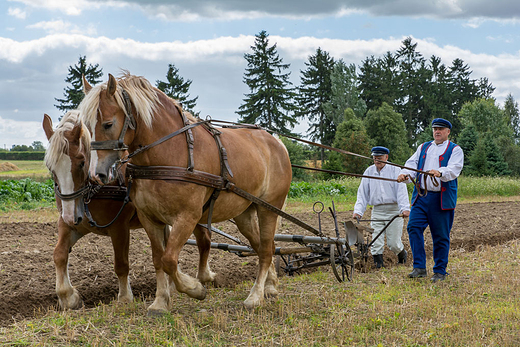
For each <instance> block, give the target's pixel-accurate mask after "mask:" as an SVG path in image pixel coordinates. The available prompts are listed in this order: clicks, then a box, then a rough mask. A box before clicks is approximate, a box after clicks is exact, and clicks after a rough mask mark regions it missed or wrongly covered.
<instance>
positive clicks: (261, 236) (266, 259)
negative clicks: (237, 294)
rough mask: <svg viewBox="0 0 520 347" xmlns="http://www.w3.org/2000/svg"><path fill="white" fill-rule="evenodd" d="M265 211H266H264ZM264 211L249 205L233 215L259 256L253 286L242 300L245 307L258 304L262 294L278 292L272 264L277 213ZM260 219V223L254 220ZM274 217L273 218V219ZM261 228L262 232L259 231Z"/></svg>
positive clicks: (272, 294) (270, 294)
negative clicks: (236, 214) (258, 210)
mask: <svg viewBox="0 0 520 347" xmlns="http://www.w3.org/2000/svg"><path fill="white" fill-rule="evenodd" d="M265 212H267V211H265ZM265 212H264V211H260V212H257V206H255V205H251V206H250V207H249V208H248V209H247V210H246V211H244V212H243V213H242V214H241V215H239V216H237V217H235V218H234V219H235V222H236V223H237V226H238V228H239V230H240V232H241V233H242V234H243V235H244V236H245V237H246V238H247V239H248V240H249V242H250V244H251V247H253V249H254V250H255V252H256V253H257V254H258V257H259V269H258V275H257V278H256V281H255V284H254V286H253V288H252V289H251V292H250V294H249V296H248V297H247V299H246V300H245V301H244V305H245V306H246V308H254V307H257V306H260V305H261V304H262V302H263V298H264V295H267V296H275V295H277V294H278V291H277V290H276V286H277V284H278V279H277V277H276V271H275V270H274V265H273V261H272V260H273V253H274V233H275V230H276V226H277V219H278V218H277V217H278V216H277V215H275V214H273V213H271V215H272V216H269V214H268V215H267V218H266V216H265ZM257 214H258V221H259V222H260V221H261V220H262V223H260V225H259V224H258V223H257V222H256V218H255V217H256V216H257ZM273 217H274V220H273ZM260 230H262V233H260Z"/></svg>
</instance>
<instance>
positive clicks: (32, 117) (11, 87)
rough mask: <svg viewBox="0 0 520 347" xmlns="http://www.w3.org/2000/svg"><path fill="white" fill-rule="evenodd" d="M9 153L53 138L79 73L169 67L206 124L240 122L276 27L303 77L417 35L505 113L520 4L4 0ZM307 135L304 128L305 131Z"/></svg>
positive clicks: (515, 64) (0, 125)
mask: <svg viewBox="0 0 520 347" xmlns="http://www.w3.org/2000/svg"><path fill="white" fill-rule="evenodd" d="M0 16H1V17H0V18H1V21H0V23H2V24H0V101H1V102H0V146H1V147H2V148H4V147H5V148H10V147H11V146H12V145H13V144H27V145H30V144H31V143H32V142H33V141H41V142H43V143H44V145H47V140H46V138H45V135H44V133H43V130H42V127H41V121H42V119H43V114H44V113H47V114H49V115H50V116H51V118H52V119H53V121H54V123H55V124H57V120H58V117H59V116H60V115H61V114H60V112H59V111H58V110H57V109H56V108H55V107H54V104H55V103H56V102H55V100H54V98H61V97H63V89H64V88H65V87H66V83H65V82H64V79H65V78H66V76H67V68H68V66H70V65H73V64H75V63H76V62H77V61H78V57H79V56H82V55H86V56H87V61H88V62H89V63H97V64H99V65H100V66H101V67H102V68H103V72H104V77H103V80H106V76H107V74H108V73H112V74H113V75H117V74H118V73H119V71H120V69H121V68H123V69H128V70H129V71H130V72H131V73H132V74H135V75H141V76H144V77H146V78H147V79H148V80H150V81H151V82H152V83H153V84H155V81H156V80H164V76H165V75H166V71H167V68H168V64H169V63H173V64H175V65H176V66H177V67H178V68H179V70H180V74H181V76H183V77H184V78H186V79H191V80H192V81H193V83H192V86H191V89H190V93H191V95H192V96H199V99H198V103H197V110H198V111H200V112H201V113H200V114H201V116H206V115H211V116H212V117H213V118H216V119H225V120H236V119H237V115H236V114H235V111H236V110H237V109H238V107H239V106H240V104H241V103H242V100H243V97H244V94H245V93H247V92H248V89H247V86H246V85H245V84H244V83H243V74H244V69H245V60H244V58H243V55H244V53H250V46H251V45H252V44H253V42H254V35H255V34H258V33H259V32H260V31H261V30H266V31H267V33H268V34H269V35H270V36H269V39H270V43H271V44H274V43H276V44H277V48H278V53H279V54H280V56H281V57H282V58H283V59H284V62H285V63H289V64H291V68H290V71H291V80H292V82H293V83H294V84H295V85H298V84H299V78H300V70H301V69H303V68H304V62H305V61H306V60H307V58H308V56H309V55H311V54H314V52H315V51H316V49H317V48H318V47H321V48H322V49H324V50H326V51H328V52H329V53H330V54H331V56H333V57H334V58H336V59H340V58H341V59H343V60H344V61H345V62H347V63H348V64H350V63H354V64H356V65H357V66H359V65H360V63H361V61H362V60H363V59H364V58H366V57H367V56H370V55H374V56H380V55H382V54H384V53H385V52H387V51H391V52H395V50H397V49H398V48H399V47H400V45H401V41H402V40H403V39H404V38H406V37H407V36H411V37H412V38H413V40H414V42H416V43H418V48H417V49H418V51H419V52H420V53H422V54H423V56H425V57H426V58H429V57H430V56H431V55H436V56H439V57H440V58H441V59H442V62H443V63H444V64H445V65H447V66H449V65H450V64H451V62H452V60H453V59H455V58H461V59H463V60H464V61H465V62H466V63H467V64H468V65H469V66H470V68H471V70H472V71H473V74H472V78H475V79H477V78H480V77H488V78H489V80H490V82H491V83H492V84H493V85H494V86H495V87H496V91H495V94H494V96H495V98H496V99H497V102H498V103H500V104H502V103H503V100H504V98H505V97H506V96H507V94H509V93H511V94H512V95H513V96H514V97H515V99H517V100H518V99H520V30H519V27H520V25H519V24H520V2H518V1H513V0H509V1H505V0H502V1H500V0H498V1H494V2H490V1H489V0H486V1H484V0H428V1H419V0H351V1H335V0H322V1H315V0H313V1H310V0H297V1H292V0H291V1H287V0H286V1H280V0H265V1H262V2H259V1H244V0H233V1H213V0H180V1H166V0H150V1H141V0H108V1H106V0H103V1H101V0H99V1H97V0H7V1H6V0H2V1H1V2H0ZM301 130H303V128H302V129H301Z"/></svg>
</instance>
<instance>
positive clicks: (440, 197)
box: [397, 118, 464, 282]
mask: <svg viewBox="0 0 520 347" xmlns="http://www.w3.org/2000/svg"><path fill="white" fill-rule="evenodd" d="M432 128H433V138H434V140H433V141H430V142H425V143H423V144H422V145H421V146H419V148H418V149H417V151H416V152H415V153H414V154H413V155H412V156H411V157H410V159H408V161H407V162H406V164H405V165H404V166H406V167H410V168H417V169H419V170H422V171H427V172H429V173H431V174H432V175H433V177H435V180H436V182H437V183H438V181H439V180H440V184H438V185H437V186H435V184H434V183H433V179H431V176H430V177H425V175H424V174H417V172H415V171H411V170H407V169H403V170H401V173H400V174H399V177H397V180H398V181H399V182H405V181H407V182H410V179H409V178H410V177H412V178H414V177H415V179H416V182H417V183H420V189H417V187H415V188H414V191H413V194H412V209H411V212H410V219H409V221H408V226H407V230H408V236H409V240H410V246H411V248H412V253H413V271H412V272H411V273H409V274H408V277H410V278H419V277H426V276H427V274H428V272H427V271H426V252H425V250H424V230H425V229H426V227H427V226H429V227H430V232H431V235H432V240H433V259H434V261H435V265H434V266H433V277H432V278H431V281H432V282H437V281H443V280H444V279H445V278H446V275H447V272H446V267H447V265H448V254H449V250H450V232H451V227H452V226H453V218H454V215H455V206H456V204H457V177H458V176H459V175H460V172H461V171H462V167H463V165H464V153H463V152H462V149H461V148H460V146H458V145H456V144H454V143H453V142H451V141H449V140H448V136H449V134H450V132H451V123H450V122H449V121H447V120H446V119H442V118H436V119H434V120H433V121H432ZM424 178H426V180H425V179H424ZM425 181H426V187H425Z"/></svg>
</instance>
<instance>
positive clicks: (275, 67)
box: [236, 30, 296, 134]
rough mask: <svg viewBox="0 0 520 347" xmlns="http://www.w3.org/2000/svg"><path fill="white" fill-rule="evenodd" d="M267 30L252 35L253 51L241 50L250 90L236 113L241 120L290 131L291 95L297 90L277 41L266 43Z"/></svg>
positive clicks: (291, 116)
mask: <svg viewBox="0 0 520 347" xmlns="http://www.w3.org/2000/svg"><path fill="white" fill-rule="evenodd" d="M268 36H269V35H268V34H267V33H266V32H265V31H264V30H263V31H261V32H260V33H259V34H257V35H256V36H255V37H256V39H255V43H254V46H251V49H252V51H253V53H251V54H248V53H246V54H244V58H245V59H246V61H247V68H246V72H245V74H244V83H246V84H247V86H248V87H249V89H250V91H251V93H249V94H246V95H245V96H246V98H245V99H244V100H243V101H244V103H243V104H242V105H241V106H240V107H239V111H237V112H236V113H237V114H239V115H240V119H239V121H240V122H243V123H249V124H258V125H260V126H262V127H266V128H268V129H272V130H274V131H277V132H279V133H282V134H291V129H292V128H293V127H294V125H295V124H296V117H295V111H296V106H295V105H294V98H295V96H296V93H295V92H294V88H291V87H290V86H291V84H292V83H291V82H290V81H289V76H290V72H284V71H285V70H287V69H289V66H290V64H284V63H283V59H282V58H280V56H279V55H278V52H277V51H276V43H275V44H274V45H272V46H269V39H268Z"/></svg>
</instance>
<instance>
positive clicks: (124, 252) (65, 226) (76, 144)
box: [43, 111, 216, 310]
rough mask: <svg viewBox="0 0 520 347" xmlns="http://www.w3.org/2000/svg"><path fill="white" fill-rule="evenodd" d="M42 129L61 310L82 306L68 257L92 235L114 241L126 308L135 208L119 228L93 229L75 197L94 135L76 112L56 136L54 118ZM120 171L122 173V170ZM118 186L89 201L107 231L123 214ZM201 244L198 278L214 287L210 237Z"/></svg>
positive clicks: (63, 122) (121, 297)
mask: <svg viewBox="0 0 520 347" xmlns="http://www.w3.org/2000/svg"><path fill="white" fill-rule="evenodd" d="M43 129H44V131H45V134H46V136H47V139H48V140H49V147H48V149H47V151H46V153H45V159H44V160H45V164H46V166H47V168H48V169H49V170H50V171H51V172H52V174H53V176H54V180H55V184H56V190H57V192H56V206H57V208H58V211H59V217H58V221H57V224H58V242H57V244H56V247H55V249H54V264H55V268H56V294H57V296H58V302H59V306H60V307H61V308H62V309H63V310H67V309H78V308H81V307H82V306H83V301H82V299H81V296H80V295H79V292H78V290H77V289H76V288H75V287H73V286H72V284H71V282H70V278H69V273H68V260H69V252H70V251H71V250H72V247H73V246H74V244H75V243H76V242H77V241H78V240H79V239H80V238H82V237H83V236H85V235H87V234H89V233H95V234H98V235H103V236H110V238H111V240H112V245H113V248H114V270H115V273H116V275H117V277H118V280H119V292H118V296H117V298H118V301H119V302H122V303H129V302H132V301H133V293H132V289H131V286H130V282H129V279H128V273H129V262H128V251H129V241H130V233H129V231H130V230H131V229H137V228H142V225H141V223H140V221H139V219H138V218H137V214H136V211H135V207H134V206H133V204H132V203H131V202H130V203H128V204H127V205H126V206H124V208H123V209H122V210H121V213H120V215H119V216H118V217H117V220H115V223H113V224H111V225H109V226H107V227H104V228H103V227H97V226H91V225H90V224H89V222H88V221H87V219H86V218H83V217H84V212H85V209H84V206H85V204H84V201H83V200H84V197H83V195H82V194H77V192H80V191H85V189H84V188H85V185H86V184H88V183H89V179H88V170H89V164H90V141H91V136H90V132H89V130H88V129H87V128H86V126H85V125H84V124H83V122H81V119H80V118H79V112H77V111H69V112H67V114H65V115H64V117H63V118H62V120H61V122H60V123H59V125H58V127H57V129H56V130H53V126H52V120H51V118H50V117H49V116H48V115H44V119H43ZM122 170H123V171H124V167H123V168H122ZM120 184H121V182H118V181H112V182H109V184H108V187H109V188H115V189H112V190H106V189H105V190H104V189H103V188H101V191H99V193H103V192H104V193H103V194H95V195H93V196H91V197H90V199H91V201H90V202H89V204H88V207H89V211H91V214H92V215H93V216H94V218H95V222H96V223H100V225H101V224H105V225H107V224H108V223H110V222H111V221H112V220H114V219H113V218H114V216H115V215H116V212H117V211H119V210H120V209H121V207H122V205H123V201H122V200H123V199H122V198H123V196H124V195H125V194H126V193H125V191H126V189H125V188H124V187H121V186H120ZM107 191H108V193H107ZM75 192H76V193H75ZM121 193H123V194H122V195H123V196H122V195H121ZM60 196H61V197H62V198H60ZM168 235H169V226H168V227H165V229H164V241H163V242H164V243H166V240H167V237H168ZM197 244H198V246H199V253H200V254H201V256H200V261H199V271H198V274H197V277H198V278H199V279H200V280H201V282H203V283H205V282H211V281H214V279H215V276H216V275H215V274H214V273H213V272H211V270H210V269H209V265H208V256H209V249H210V245H211V239H210V235H209V233H205V234H202V235H200V234H199V235H198V237H197ZM170 282H171V279H170Z"/></svg>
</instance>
